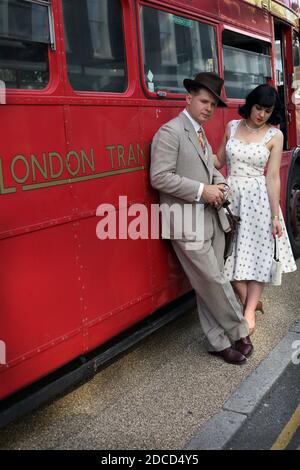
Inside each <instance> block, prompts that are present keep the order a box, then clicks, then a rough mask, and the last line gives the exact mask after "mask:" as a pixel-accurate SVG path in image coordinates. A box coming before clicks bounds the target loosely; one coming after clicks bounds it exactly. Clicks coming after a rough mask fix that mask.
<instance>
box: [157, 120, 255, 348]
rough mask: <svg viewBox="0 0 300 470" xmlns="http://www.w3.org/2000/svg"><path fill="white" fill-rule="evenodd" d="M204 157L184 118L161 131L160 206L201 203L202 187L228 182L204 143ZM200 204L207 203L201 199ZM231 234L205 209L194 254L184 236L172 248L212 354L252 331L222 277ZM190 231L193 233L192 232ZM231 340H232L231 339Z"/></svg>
mask: <svg viewBox="0 0 300 470" xmlns="http://www.w3.org/2000/svg"><path fill="white" fill-rule="evenodd" d="M206 144H207V152H206V155H204V153H203V151H202V149H201V147H200V144H199V141H198V137H197V134H196V132H195V129H194V127H193V125H192V123H191V121H190V120H189V118H188V117H187V116H186V115H185V114H184V113H180V114H179V116H177V117H176V118H175V119H173V120H172V121H170V122H168V123H167V124H165V125H164V126H162V127H161V128H160V129H159V131H158V132H157V133H156V135H155V137H154V140H153V144H152V150H151V172H150V174H151V184H152V186H153V187H154V188H156V189H158V190H159V193H160V202H161V204H163V203H164V204H167V205H168V206H172V205H173V204H179V205H181V206H183V205H184V204H187V203H190V204H192V205H193V206H195V205H196V204H197V202H196V198H197V194H198V190H199V183H203V184H205V185H208V184H217V183H224V182H225V180H224V178H223V176H222V175H221V173H220V172H219V171H217V170H216V169H215V167H214V162H213V156H212V150H211V146H210V145H209V143H208V141H207V140H206ZM200 203H203V204H204V201H203V200H201V199H200ZM227 230H229V225H228V221H227V217H226V214H225V212H224V210H223V209H222V208H221V209H219V210H217V209H215V208H213V207H212V206H207V207H206V208H205V210H204V244H201V248H199V249H196V250H190V249H189V250H186V245H187V244H189V245H190V243H197V241H194V242H193V240H191V236H189V234H186V233H184V234H183V236H182V239H181V240H174V239H172V232H171V235H170V238H171V239H172V244H173V248H174V250H175V252H176V254H177V257H178V258H179V260H180V263H181V265H182V267H183V269H184V270H185V272H186V274H187V276H188V278H189V280H190V282H191V285H192V287H193V288H194V289H195V291H196V295H197V304H198V313H199V318H200V322H201V326H202V329H203V331H204V334H205V336H206V339H207V343H208V344H207V348H208V350H209V351H221V350H223V349H225V348H227V347H229V346H231V343H230V341H229V338H230V339H231V340H232V341H236V340H238V339H240V338H243V337H245V336H247V335H248V326H247V322H246V320H245V319H244V318H243V315H242V310H241V307H240V305H239V303H238V301H237V300H236V297H235V295H234V292H233V290H232V287H231V285H230V283H229V282H228V281H227V279H226V278H225V276H224V275H223V273H222V270H223V253H224V231H227ZM191 232H192V230H191ZM228 337H229V338H228Z"/></svg>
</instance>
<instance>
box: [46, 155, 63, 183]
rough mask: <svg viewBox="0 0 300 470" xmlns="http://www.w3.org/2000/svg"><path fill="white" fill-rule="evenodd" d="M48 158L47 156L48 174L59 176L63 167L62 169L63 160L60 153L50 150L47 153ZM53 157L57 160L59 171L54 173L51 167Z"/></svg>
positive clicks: (53, 176) (52, 176) (54, 176)
mask: <svg viewBox="0 0 300 470" xmlns="http://www.w3.org/2000/svg"><path fill="white" fill-rule="evenodd" d="M48 158H49V167H50V176H51V178H59V177H60V176H61V175H62V172H63V169H64V164H63V160H62V158H61V156H60V154H59V153H57V152H50V153H49V155H48ZM54 158H55V159H57V161H58V162H59V171H58V172H57V173H54V169H53V159H54Z"/></svg>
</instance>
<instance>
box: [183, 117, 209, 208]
mask: <svg viewBox="0 0 300 470" xmlns="http://www.w3.org/2000/svg"><path fill="white" fill-rule="evenodd" d="M183 113H184V114H185V115H186V117H188V118H189V120H190V121H191V123H192V124H193V127H194V129H195V132H196V134H197V138H198V131H199V129H200V128H202V126H200V124H198V122H197V121H195V119H193V118H192V116H191V115H190V114H189V112H188V110H187V109H185V110H184V111H183ZM203 189H204V184H203V183H200V185H199V189H198V193H197V197H196V199H195V201H196V202H199V201H200V198H201V196H202V193H203Z"/></svg>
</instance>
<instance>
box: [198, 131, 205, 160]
mask: <svg viewBox="0 0 300 470" xmlns="http://www.w3.org/2000/svg"><path fill="white" fill-rule="evenodd" d="M197 135H198V140H199V144H200V147H201V149H202V151H203V153H204V155H205V156H206V144H205V139H204V131H203V129H202V127H199V129H198V131H197Z"/></svg>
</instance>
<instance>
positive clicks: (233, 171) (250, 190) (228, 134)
mask: <svg viewBox="0 0 300 470" xmlns="http://www.w3.org/2000/svg"><path fill="white" fill-rule="evenodd" d="M279 109H280V102H279V97H278V94H277V91H276V90H275V89H274V88H273V87H271V86H270V85H259V86H258V87H257V88H255V89H254V90H253V91H252V92H251V93H250V94H249V95H248V96H247V98H246V103H245V104H244V106H242V107H241V108H240V109H239V114H240V115H241V116H242V117H243V119H241V120H237V121H231V122H229V123H228V125H227V127H226V131H225V135H224V139H223V142H222V145H221V147H220V149H219V151H218V154H217V155H216V156H215V166H216V168H218V169H220V168H222V167H223V166H224V165H225V163H227V169H228V184H229V186H230V190H231V191H230V197H229V199H230V202H231V206H230V208H231V210H232V212H233V213H234V214H236V215H239V216H240V217H241V223H240V226H239V230H238V234H237V239H236V242H235V246H234V250H233V254H232V255H231V256H230V257H229V258H228V259H227V261H226V263H225V268H224V273H225V275H226V276H227V277H228V279H229V280H231V281H232V283H233V287H234V289H235V290H236V292H237V293H238V295H239V297H240V299H241V302H242V303H243V305H244V316H245V318H246V320H247V322H248V324H249V331H250V334H252V333H253V331H254V329H255V311H256V309H261V310H262V306H261V302H259V299H260V297H261V294H262V291H263V288H264V284H265V282H269V281H270V272H271V264H272V258H273V254H274V237H275V236H277V237H278V245H279V256H280V261H281V262H282V265H283V272H291V271H294V270H295V269H296V264H295V260H294V257H293V254H292V251H291V246H290V242H289V239H288V236H287V233H286V228H285V224H284V220H283V217H282V213H281V209H280V205H279V199H280V162H281V154H282V148H283V134H282V132H281V131H280V130H279V129H277V128H275V127H273V126H272V125H276V124H278V123H279V122H280V114H279ZM266 164H268V166H267V172H266V177H265V176H264V169H265V166H266ZM259 307H260V308H259Z"/></svg>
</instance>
